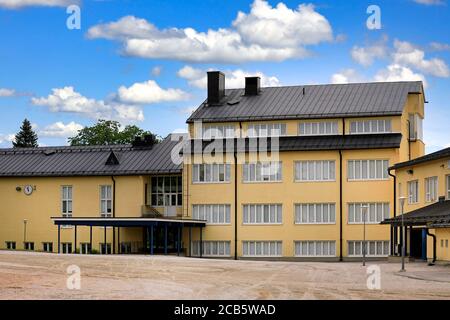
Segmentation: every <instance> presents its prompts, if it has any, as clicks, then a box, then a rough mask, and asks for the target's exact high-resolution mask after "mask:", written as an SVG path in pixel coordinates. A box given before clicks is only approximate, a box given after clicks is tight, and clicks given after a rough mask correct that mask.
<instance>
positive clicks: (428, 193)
mask: <svg viewBox="0 0 450 320" xmlns="http://www.w3.org/2000/svg"><path fill="white" fill-rule="evenodd" d="M424 183H425V188H424V189H425V202H427V203H434V202H437V201H438V199H439V179H438V176H432V177H426V178H425V182H424ZM433 194H434V199H433V198H432V196H433Z"/></svg>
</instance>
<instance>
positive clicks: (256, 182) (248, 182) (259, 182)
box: [241, 180, 283, 184]
mask: <svg viewBox="0 0 450 320" xmlns="http://www.w3.org/2000/svg"><path fill="white" fill-rule="evenodd" d="M241 183H242V184H264V183H283V180H277V181H242V182H241Z"/></svg>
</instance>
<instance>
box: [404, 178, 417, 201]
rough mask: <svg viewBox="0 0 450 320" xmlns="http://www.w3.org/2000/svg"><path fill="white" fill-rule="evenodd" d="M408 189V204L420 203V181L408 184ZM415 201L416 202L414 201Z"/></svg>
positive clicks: (412, 181)
mask: <svg viewBox="0 0 450 320" xmlns="http://www.w3.org/2000/svg"><path fill="white" fill-rule="evenodd" d="M412 185H414V186H415V188H414V189H415V195H414V194H412V192H411V191H412V189H411V186H412ZM407 188H408V190H407V191H408V204H417V203H419V180H418V179H416V180H411V181H408V182H407ZM413 200H414V201H413Z"/></svg>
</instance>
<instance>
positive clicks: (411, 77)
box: [374, 64, 427, 86]
mask: <svg viewBox="0 0 450 320" xmlns="http://www.w3.org/2000/svg"><path fill="white" fill-rule="evenodd" d="M374 80H375V81H379V82H391V81H423V84H424V86H426V85H427V83H426V80H425V77H424V76H423V75H421V74H418V73H414V72H413V71H412V70H411V69H410V68H408V67H404V66H401V65H398V64H391V65H388V66H387V67H386V68H385V69H382V70H380V71H378V72H377V74H376V75H375V76H374Z"/></svg>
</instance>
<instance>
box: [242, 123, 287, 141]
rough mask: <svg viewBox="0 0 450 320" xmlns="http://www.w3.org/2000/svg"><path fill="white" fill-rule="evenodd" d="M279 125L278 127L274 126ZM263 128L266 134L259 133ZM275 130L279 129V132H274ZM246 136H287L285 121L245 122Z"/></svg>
mask: <svg viewBox="0 0 450 320" xmlns="http://www.w3.org/2000/svg"><path fill="white" fill-rule="evenodd" d="M275 126H279V128H275ZM262 130H265V131H266V134H261V131H262ZM276 130H279V134H275V133H276V132H274V131H276ZM245 135H246V137H247V138H269V137H285V136H287V123H286V122H275V123H263V122H258V123H249V124H247V131H246V132H245Z"/></svg>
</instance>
